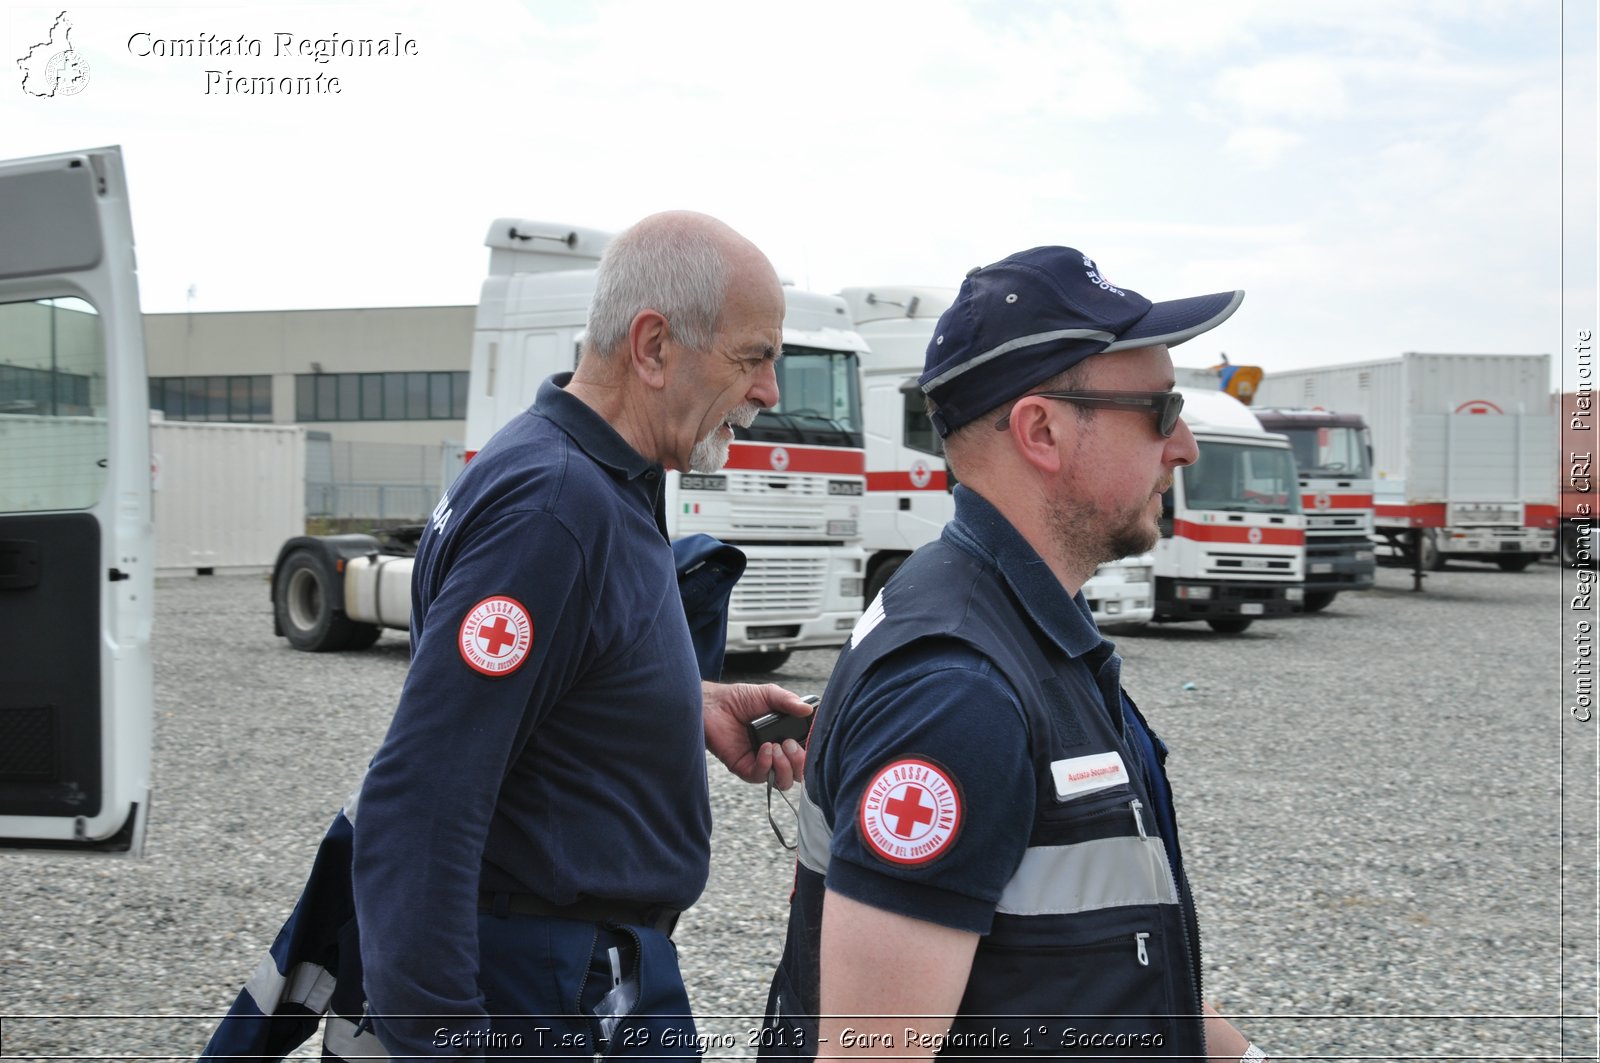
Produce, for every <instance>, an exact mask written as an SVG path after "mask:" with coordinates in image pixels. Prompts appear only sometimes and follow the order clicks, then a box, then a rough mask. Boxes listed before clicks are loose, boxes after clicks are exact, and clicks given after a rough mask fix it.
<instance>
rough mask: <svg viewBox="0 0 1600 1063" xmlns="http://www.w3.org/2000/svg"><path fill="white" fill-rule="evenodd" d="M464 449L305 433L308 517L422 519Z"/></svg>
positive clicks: (449, 444)
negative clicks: (373, 441) (336, 440)
mask: <svg viewBox="0 0 1600 1063" xmlns="http://www.w3.org/2000/svg"><path fill="white" fill-rule="evenodd" d="M464 454H465V451H464V449H463V447H462V445H461V444H460V443H458V442H454V441H446V442H443V443H434V444H421V443H362V442H337V443H336V442H334V441H333V440H332V438H330V436H329V435H328V433H326V432H307V433H306V516H307V517H322V518H329V519H336V520H372V521H386V522H396V521H401V522H404V521H418V522H420V521H422V520H424V519H426V518H427V516H428V515H429V514H430V513H432V512H433V507H434V506H435V505H437V504H438V501H439V496H440V495H441V494H443V493H444V489H445V488H446V487H447V486H449V484H450V483H451V481H453V480H454V479H455V476H456V473H458V472H460V471H461V463H462V458H463V456H464Z"/></svg>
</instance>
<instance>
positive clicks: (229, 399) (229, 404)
mask: <svg viewBox="0 0 1600 1063" xmlns="http://www.w3.org/2000/svg"><path fill="white" fill-rule="evenodd" d="M150 408H151V409H152V410H160V411H161V413H162V414H163V415H164V416H165V417H166V419H167V420H169V421H255V422H258V423H263V424H270V423H271V422H272V378H271V377H270V376H165V377H162V376H158V377H151V378H150Z"/></svg>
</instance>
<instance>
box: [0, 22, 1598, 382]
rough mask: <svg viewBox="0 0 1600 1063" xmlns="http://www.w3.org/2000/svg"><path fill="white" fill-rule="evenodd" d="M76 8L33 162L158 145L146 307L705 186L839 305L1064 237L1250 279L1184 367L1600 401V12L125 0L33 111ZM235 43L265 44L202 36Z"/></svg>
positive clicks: (371, 284) (32, 147)
mask: <svg viewBox="0 0 1600 1063" xmlns="http://www.w3.org/2000/svg"><path fill="white" fill-rule="evenodd" d="M1563 7H1564V8H1565V17H1566V24H1565V26H1563ZM62 10H63V9H62V8H61V7H60V6H54V7H30V6H12V7H10V8H9V9H8V12H7V15H6V21H5V23H4V24H3V25H0V30H3V31H4V32H5V34H6V39H5V45H6V47H5V49H4V53H3V54H4V56H5V57H6V58H5V63H6V65H7V67H8V68H10V69H13V70H16V71H19V72H18V73H17V74H14V75H13V76H12V77H10V78H9V79H7V81H6V83H7V84H8V85H9V86H10V87H9V88H6V89H4V90H3V91H0V157H13V156H23V155H34V154H42V153H46V152H54V151H63V150H68V149H73V148H82V147H89V146H94V145H100V144H108V143H116V144H121V145H122V146H123V150H124V154H125V157H126V160H127V166H128V172H129V180H130V185H131V196H132V202H133V216H134V229H135V234H136V237H137V239H138V243H139V265H140V287H141V296H142V300H143V304H144V309H145V310H146V311H151V312H162V311H181V310H184V309H186V308H190V309H193V310H196V311H215V310H235V309H279V308H296V307H343V306H405V305H435V304H464V303H473V302H476V301H477V293H478V286H479V284H480V282H481V280H482V277H483V273H484V271H485V269H486V266H487V251H486V250H485V249H484V248H483V246H482V240H483V237H484V235H485V233H486V232H487V230H488V227H489V223H490V221H491V220H492V219H494V218H496V217H499V216H507V215H510V216H521V217H526V218H532V219H542V220H550V221H556V222H564V223H573V224H579V225H587V226H592V227H597V228H603V229H616V228H621V227H623V226H625V225H627V224H628V223H630V222H632V221H634V220H636V219H637V218H639V217H641V216H643V215H645V214H647V213H650V212H652V211H655V210H660V209H664V208H671V207H689V208H694V209H698V210H703V211H706V212H709V213H712V214H715V215H717V216H719V217H721V218H723V219H725V220H727V221H728V222H730V223H732V224H733V225H734V226H735V227H737V228H739V229H740V230H742V231H743V232H745V233H746V234H747V235H749V236H750V237H751V238H753V239H754V240H755V241H756V242H757V243H758V244H760V245H761V246H762V247H763V248H764V249H765V250H766V251H767V252H768V254H769V255H770V256H771V257H772V259H773V261H774V262H775V264H776V265H777V266H778V268H779V270H780V272H782V273H784V274H785V275H786V276H788V277H791V278H793V279H794V281H795V282H796V283H798V284H800V285H801V286H804V287H811V288H815V289H818V290H822V291H835V290H837V289H838V288H840V287H843V286H846V285H858V284H875V283H916V284H938V285H951V286H953V285H955V284H958V283H959V281H960V279H961V277H962V275H963V274H964V273H965V272H966V271H967V270H968V269H969V268H970V267H972V266H974V265H978V264H980V263H983V262H989V261H993V260H995V259H997V258H1000V257H1002V256H1004V255H1006V254H1008V253H1009V252H1012V251H1015V250H1019V249H1022V248H1025V247H1030V246H1033V245H1036V244H1043V243H1063V244H1069V245H1071V246H1074V247H1078V248H1080V249H1082V250H1084V251H1086V252H1088V253H1089V254H1091V255H1092V256H1094V257H1095V258H1096V259H1097V260H1098V261H1099V263H1100V265H1101V267H1102V269H1103V270H1104V272H1105V274H1106V275H1107V277H1108V279H1110V280H1112V281H1113V282H1114V283H1117V284H1119V285H1121V286H1125V287H1131V288H1134V289H1136V290H1138V291H1140V292H1142V293H1143V294H1145V295H1148V296H1151V297H1153V298H1157V299H1160V298H1170V297H1175V296H1182V295H1192V294H1199V293H1202V292H1210V291H1217V290H1223V289H1231V288H1235V287H1238V288H1244V289H1245V290H1246V291H1247V293H1248V295H1247V297H1246V299H1245V303H1244V305H1243V307H1242V308H1241V310H1240V311H1239V313H1238V314H1237V315H1236V316H1235V317H1234V318H1233V320H1232V321H1230V322H1229V323H1228V324H1227V325H1225V326H1224V327H1222V328H1221V329H1218V330H1217V331H1216V332H1214V333H1210V334H1208V335H1207V336H1205V337H1202V338H1201V339H1199V340H1196V341H1194V343H1192V344H1191V345H1189V346H1188V347H1184V348H1180V349H1179V350H1178V351H1177V352H1176V354H1177V359H1176V360H1177V361H1178V362H1179V363H1180V364H1189V365H1203V364H1209V363H1210V362H1212V361H1213V360H1214V359H1215V356H1216V354H1217V352H1218V351H1219V350H1221V351H1226V352H1227V353H1228V354H1229V356H1230V357H1231V358H1232V359H1233V360H1234V361H1235V362H1243V363H1253V364H1258V365H1261V366H1263V367H1264V368H1265V369H1266V370H1267V371H1268V372H1271V371H1272V370H1273V369H1281V368H1292V367H1299V366H1309V365H1322V364H1330V363H1336V362H1349V361H1357V360H1363V359H1370V358H1383V357H1390V356H1393V355H1395V354H1398V353H1400V352H1401V351H1406V350H1422V351H1473V352H1547V353H1550V354H1551V355H1552V356H1555V357H1556V358H1557V359H1558V360H1564V361H1565V362H1566V363H1567V365H1568V375H1567V386H1568V387H1569V388H1570V387H1571V386H1573V381H1574V378H1573V377H1572V375H1571V373H1572V366H1573V364H1574V361H1575V354H1574V353H1573V350H1572V346H1573V342H1574V339H1575V334H1576V331H1577V329H1579V328H1590V329H1593V328H1594V326H1595V227H1596V215H1595V182H1596V170H1595V161H1594V160H1595V127H1596V109H1595V90H1594V86H1595V62H1594V56H1595V14H1594V4H1593V3H1592V0H1439V2H1434V0H1373V2H1368V0H1325V2H1315V0H1296V2H1293V3H1286V2H1283V0H1237V2H1222V0H1204V2H1192V0H1176V2H1168V0H1106V2H1099V3H1089V2H1061V0H1057V2H1048V3H1047V2H1036V3H1024V2H1012V0H1007V2H1002V3H973V2H961V0H918V2H916V3H893V2H880V0H853V2H849V3H834V2H831V0H819V2H811V3H806V4H796V3H786V4H781V5H779V4H772V3H762V2H756V0H743V2H735V3H726V4H723V3H701V2H693V0H672V2H661V0H657V2H645V0H639V2H634V0H617V2H604V3H564V2H563V3H558V2H554V0H523V2H515V0H491V2H485V3H471V2H462V3H448V4H440V3H434V4H429V5H422V4H416V5H412V4H405V3H385V4H334V3H322V4H306V5H301V6H290V5H280V4H268V3H254V4H236V5H229V4H217V3H194V4H183V3H170V4H167V5H163V6H143V5H138V4H118V5H105V4H101V5H97V6H70V7H67V8H66V9H65V10H66V17H67V19H68V21H69V22H70V24H71V44H72V47H73V48H74V50H75V51H76V52H77V53H78V55H79V57H80V58H81V60H82V62H83V63H85V64H86V65H87V69H88V73H89V80H88V82H87V83H86V84H85V85H84V87H83V89H82V91H79V92H77V93H74V94H72V95H67V96H62V95H57V96H55V97H49V98H44V97H36V96H32V95H29V94H28V93H27V92H26V91H23V89H22V87H21V85H20V82H21V73H20V68H18V67H17V66H16V65H15V63H16V59H17V58H21V57H23V56H25V55H27V54H28V53H29V51H30V49H31V48H33V46H35V45H37V44H39V43H41V42H44V41H46V39H47V38H48V36H49V34H50V30H51V26H52V25H53V24H54V23H55V21H56V18H57V16H58V15H59V14H60V13H61V11H62ZM58 32H59V31H58ZM280 34H282V35H287V36H288V38H289V46H290V48H291V49H297V48H298V47H299V42H300V41H302V40H312V41H315V40H318V39H325V38H331V37H334V36H335V35H336V36H337V37H338V38H339V39H340V40H345V39H350V38H357V39H359V38H383V39H388V40H393V39H394V38H395V35H396V34H398V35H399V37H400V38H401V40H402V41H405V40H410V41H414V42H415V47H414V52H415V54H403V55H400V56H398V57H392V58H391V57H370V58H351V57H343V56H335V57H333V58H331V59H329V60H328V61H327V62H317V61H316V60H315V59H314V58H313V57H310V56H301V55H299V54H296V53H295V52H293V51H291V52H290V53H289V54H275V53H277V52H278V51H279V45H280V42H281V41H282V40H283V38H282V37H280V36H279V35H280ZM208 35H214V38H215V41H220V40H223V39H227V40H230V41H237V39H238V38H239V37H240V36H241V35H242V36H243V37H244V38H246V40H247V41H259V42H260V49H261V54H260V55H227V54H217V48H216V44H215V43H213V44H212V46H211V50H212V52H213V54H209V55H206V54H199V55H182V54H170V53H172V52H175V51H176V52H181V51H182V50H184V49H185V48H187V49H190V50H194V49H196V48H197V47H198V48H204V47H206V38H207V37H208ZM173 42H177V43H176V44H174V43H173ZM1563 51H1565V64H1563ZM163 53H168V54H163ZM1564 65H1565V76H1566V84H1565V85H1564V84H1563V66H1564ZM207 71H217V72H219V73H218V75H216V76H213V75H208V73H207ZM229 72H231V74H232V76H234V77H245V78H274V79H276V78H282V77H291V78H298V77H315V76H316V75H318V74H322V75H323V76H324V83H326V81H327V79H328V78H337V79H338V86H339V89H340V91H339V92H337V93H332V92H323V93H314V94H306V95H298V96H282V95H274V96H260V95H245V94H241V93H239V92H224V88H225V87H226V85H227V83H226V82H225V81H223V78H225V77H226V76H227V75H228V73H229ZM208 89H209V91H208ZM1563 121H1565V129H1563ZM1564 171H1565V181H1566V196H1565V202H1564V203H1563V191H1562V190H1563V173H1564ZM1563 207H1564V208H1565V209H1564V210H1563ZM0 209H3V205H0ZM1564 257H1565V277H1564V279H1563V265H1564V262H1563V259H1564ZM191 293H192V294H191Z"/></svg>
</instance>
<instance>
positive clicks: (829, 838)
mask: <svg viewBox="0 0 1600 1063" xmlns="http://www.w3.org/2000/svg"><path fill="white" fill-rule="evenodd" d="M796 811H797V815H798V817H799V820H800V840H799V843H798V844H797V845H796V846H795V851H794V855H795V857H796V858H797V859H799V861H800V863H801V864H802V865H804V866H805V867H807V868H809V869H810V870H812V871H815V872H816V873H817V874H819V875H826V874H827V873H828V855H829V853H830V852H831V851H832V848H833V831H831V830H829V829H828V821H827V820H825V819H823V818H822V809H820V808H818V807H817V803H816V802H815V801H813V800H811V795H810V794H808V793H806V791H805V787H804V786H803V785H802V786H801V787H800V804H799V806H798V808H797V810H796Z"/></svg>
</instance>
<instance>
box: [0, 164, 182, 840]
mask: <svg viewBox="0 0 1600 1063" xmlns="http://www.w3.org/2000/svg"><path fill="white" fill-rule="evenodd" d="M153 561H154V550H153V541H152V532H151V523H150V425H149V411H148V394H147V385H146V381H145V364H144V343H143V326H142V322H141V319H140V315H139V295H138V290H137V287H136V283H135V276H134V258H133V228H132V224H131V222H130V220H129V212H128V197H127V184H126V181H125V180H124V176H123V168H122V156H121V152H120V151H119V150H118V149H117V148H99V149H94V150H90V151H82V152H73V153H69V154H63V155H51V156H41V157H38V158H32V159H21V160H15V161H6V162H0V845H4V846H8V847H30V848H63V849H74V848H76V849H105V850H114V851H132V852H134V853H137V852H138V851H139V850H140V848H141V847H142V844H143V835H144V821H145V816H146V814H147V810H148V808H149V800H150V723H151V670H150V621H151V595H152V589H153Z"/></svg>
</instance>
